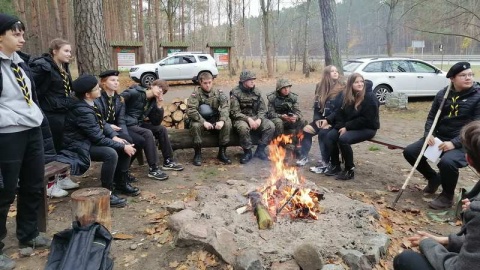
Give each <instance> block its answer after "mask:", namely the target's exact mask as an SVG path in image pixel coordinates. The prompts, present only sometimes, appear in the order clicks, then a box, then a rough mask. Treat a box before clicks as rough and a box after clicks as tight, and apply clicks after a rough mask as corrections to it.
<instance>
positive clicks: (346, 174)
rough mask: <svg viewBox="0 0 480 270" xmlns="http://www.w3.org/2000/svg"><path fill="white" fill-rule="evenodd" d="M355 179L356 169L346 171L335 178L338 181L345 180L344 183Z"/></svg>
mask: <svg viewBox="0 0 480 270" xmlns="http://www.w3.org/2000/svg"><path fill="white" fill-rule="evenodd" d="M354 178H355V168H351V169H349V170H344V171H342V172H341V173H339V174H338V175H337V176H336V177H335V179H336V180H343V181H344V180H351V179H354Z"/></svg>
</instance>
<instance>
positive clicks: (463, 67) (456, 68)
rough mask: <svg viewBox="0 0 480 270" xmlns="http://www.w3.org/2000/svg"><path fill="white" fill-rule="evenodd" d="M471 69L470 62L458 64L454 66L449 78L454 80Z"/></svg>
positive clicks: (450, 70)
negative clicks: (456, 76) (459, 74)
mask: <svg viewBox="0 0 480 270" xmlns="http://www.w3.org/2000/svg"><path fill="white" fill-rule="evenodd" d="M469 68H470V63H468V62H458V63H456V64H455V65H453V66H452V67H451V68H450V69H449V70H448V73H447V78H452V77H455V75H457V74H458V73H460V72H462V71H464V70H466V69H469Z"/></svg>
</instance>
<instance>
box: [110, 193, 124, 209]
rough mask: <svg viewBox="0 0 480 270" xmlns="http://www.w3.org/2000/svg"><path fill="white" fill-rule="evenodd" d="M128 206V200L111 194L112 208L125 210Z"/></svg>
mask: <svg viewBox="0 0 480 270" xmlns="http://www.w3.org/2000/svg"><path fill="white" fill-rule="evenodd" d="M125 205H127V200H125V199H124V198H120V197H118V196H117V195H115V194H113V193H112V194H110V207H116V208H123V207H125Z"/></svg>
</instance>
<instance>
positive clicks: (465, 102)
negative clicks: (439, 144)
mask: <svg viewBox="0 0 480 270" xmlns="http://www.w3.org/2000/svg"><path fill="white" fill-rule="evenodd" d="M445 91H447V88H446V87H445V88H444V89H443V90H441V91H439V92H438V93H437V95H436V96H435V99H434V100H433V103H432V107H431V109H430V112H429V113H428V117H427V122H426V123H425V132H424V137H426V136H427V135H428V132H429V131H430V128H431V127H432V124H433V120H434V119H435V115H436V114H437V111H438V109H439V108H440V104H441V103H442V100H443V96H444V95H445ZM479 119H480V84H479V83H478V82H477V83H475V84H474V85H473V86H472V87H471V88H470V89H468V90H465V91H462V92H459V93H457V92H455V91H453V89H452V91H451V92H450V93H449V94H448V97H447V99H446V100H445V104H444V105H443V108H442V112H441V114H440V118H439V119H438V123H437V125H436V127H435V130H434V131H433V136H435V137H438V138H439V139H440V140H442V141H451V142H452V143H453V145H455V148H461V147H462V144H461V143H460V130H461V129H462V127H463V126H465V125H466V124H468V123H470V122H471V121H474V120H479Z"/></svg>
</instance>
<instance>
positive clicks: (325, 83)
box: [315, 65, 343, 109]
mask: <svg viewBox="0 0 480 270" xmlns="http://www.w3.org/2000/svg"><path fill="white" fill-rule="evenodd" d="M333 68H336V67H335V66H333V65H329V66H326V67H325V68H324V69H323V78H322V80H321V81H320V83H319V84H317V88H316V89H315V100H316V101H318V106H319V107H320V109H323V108H324V107H325V102H326V101H327V100H329V99H330V98H334V97H335V96H337V95H338V94H339V93H340V92H342V90H343V85H342V84H341V83H340V82H339V81H340V78H338V79H337V80H334V79H333V78H332V77H331V75H330V72H331V71H332V69H333Z"/></svg>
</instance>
